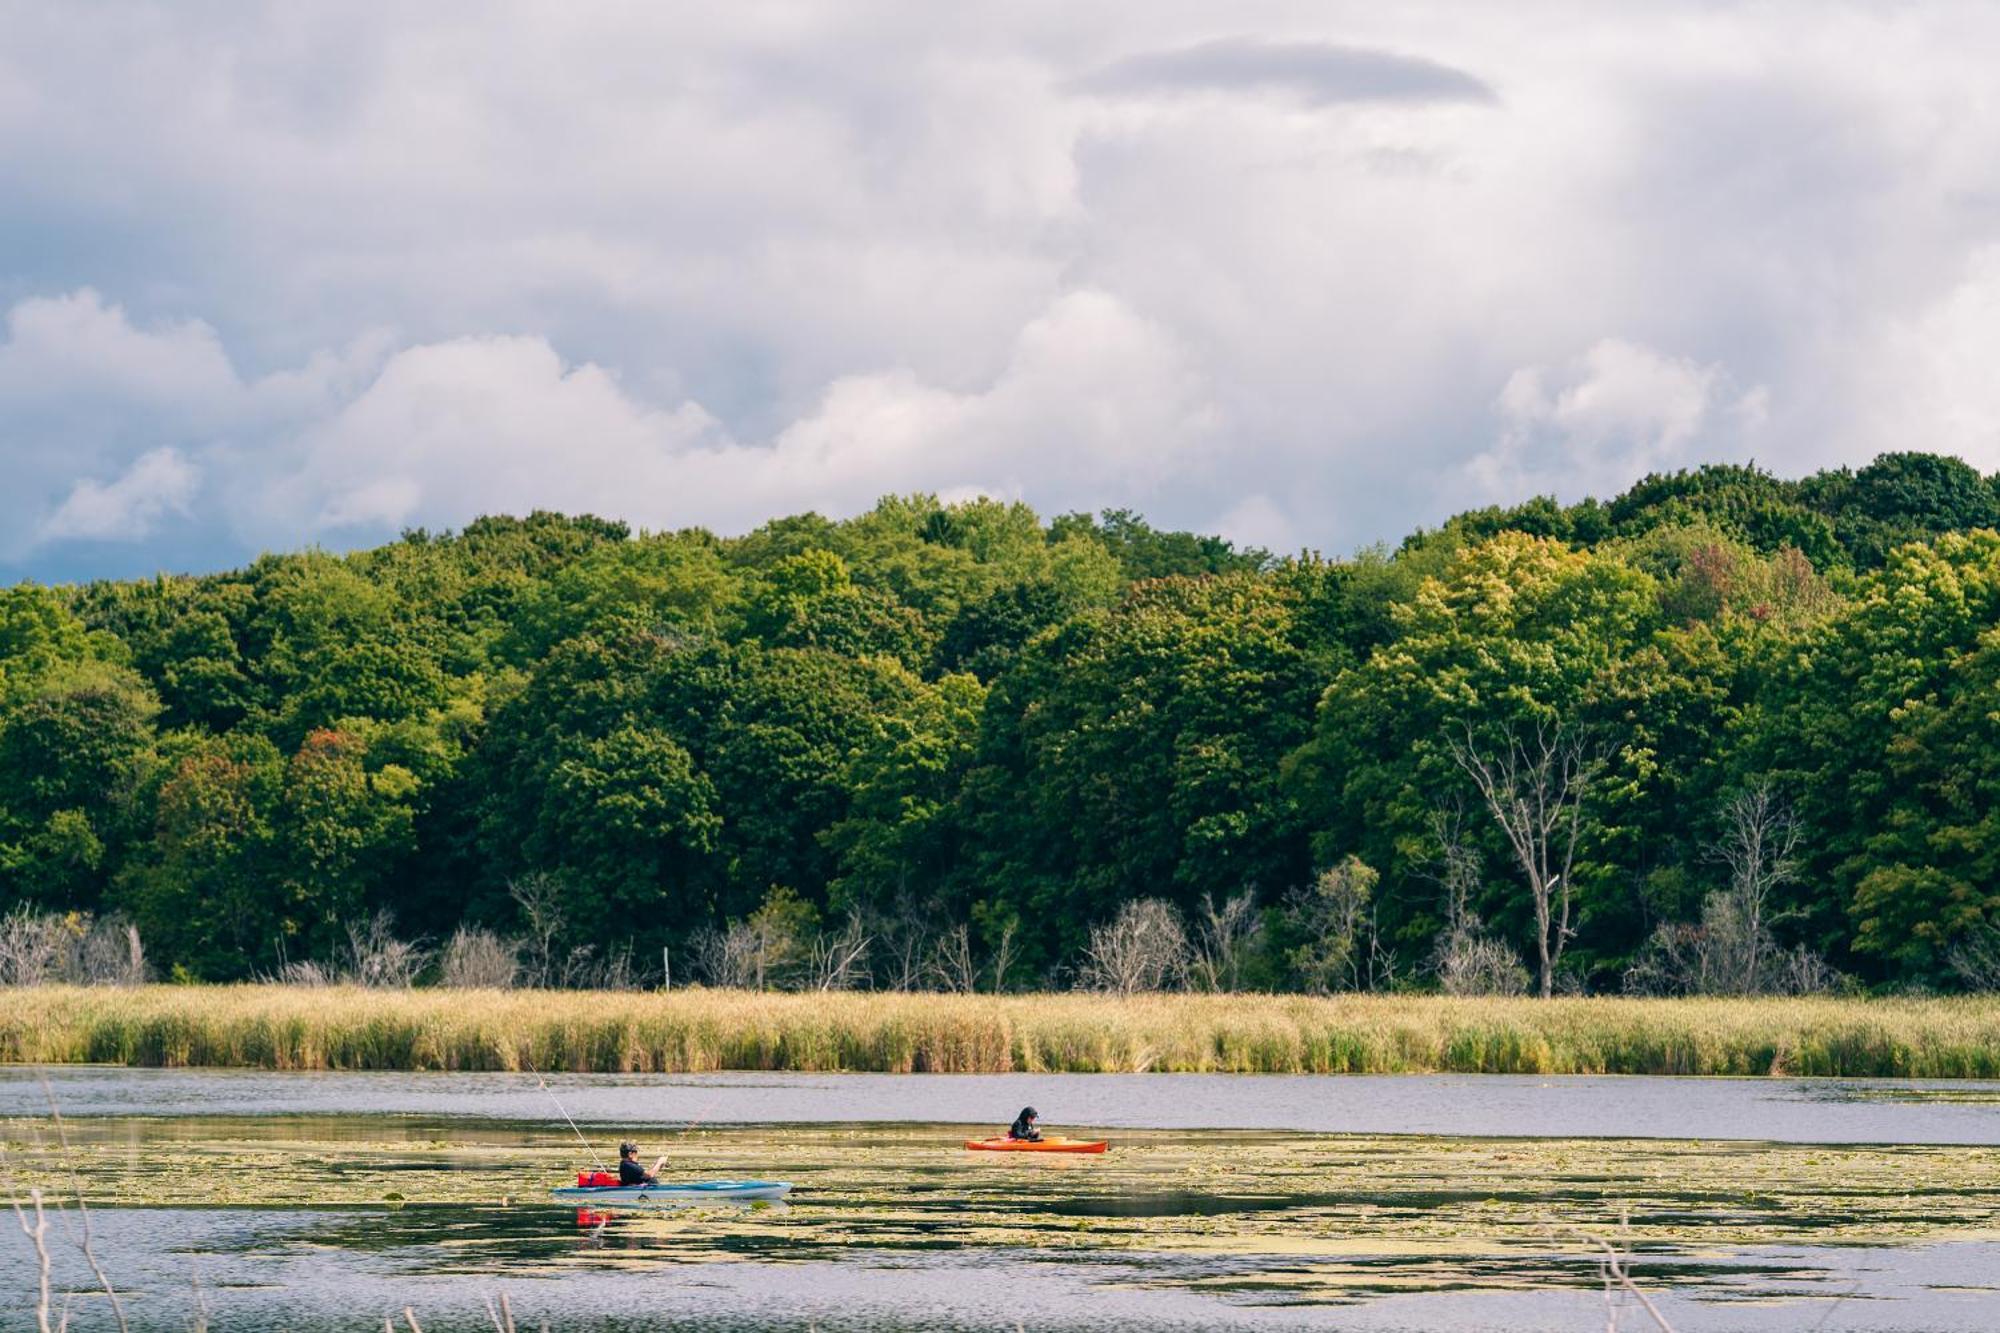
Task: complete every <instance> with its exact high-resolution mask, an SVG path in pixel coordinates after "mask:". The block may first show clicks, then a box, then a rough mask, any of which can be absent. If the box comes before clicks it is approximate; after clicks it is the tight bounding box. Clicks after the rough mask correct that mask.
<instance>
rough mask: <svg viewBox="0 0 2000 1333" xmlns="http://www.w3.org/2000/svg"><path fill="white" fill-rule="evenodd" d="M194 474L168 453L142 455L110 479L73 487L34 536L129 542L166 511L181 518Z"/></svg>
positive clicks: (182, 460) (183, 461) (148, 530)
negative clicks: (123, 472) (109, 480)
mask: <svg viewBox="0 0 2000 1333" xmlns="http://www.w3.org/2000/svg"><path fill="white" fill-rule="evenodd" d="M200 479H201V474H200V471H199V470H198V469H197V468H196V467H195V466H194V465H193V464H191V463H189V462H188V461H187V460H186V459H185V458H182V457H181V456H180V454H179V453H177V452H176V451H174V450H172V449H155V450H153V451H152V452H151V453H148V454H145V455H142V456H141V457H140V458H139V459H138V460H137V461H135V462H134V463H133V464H132V466H131V467H130V468H128V469H126V471H125V474H124V475H123V476H121V477H118V478H117V479H116V480H113V481H111V482H107V483H99V482H95V481H91V480H88V479H86V480H83V481H79V482H77V483H76V485H75V487H73V488H72V489H71V491H70V493H69V497H68V498H67V499H65V500H64V501H63V502H62V504H61V505H60V506H59V507H58V508H57V509H56V511H55V512H54V513H53V514H51V515H49V517H48V518H47V519H46V520H44V521H43V523H42V525H41V528H40V530H39V531H38V533H37V534H36V535H37V537H38V538H39V539H40V540H42V541H61V540H65V539H72V538H74V539H83V540H88V541H116V542H134V541H138V540H140V539H141V538H143V537H147V536H150V535H151V534H152V532H153V528H154V526H155V524H157V523H158V521H159V520H160V518H161V517H162V516H164V515H166V514H168V513H174V514H182V515H185V514H186V513H187V512H188V503H189V501H191V500H192V499H193V498H194V494H195V489H196V487H197V485H198V484H199V482H200Z"/></svg>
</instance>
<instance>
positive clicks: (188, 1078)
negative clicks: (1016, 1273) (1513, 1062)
mask: <svg viewBox="0 0 2000 1333" xmlns="http://www.w3.org/2000/svg"><path fill="white" fill-rule="evenodd" d="M43 1078H47V1079H48V1080H49V1082H50V1084H51V1086H52V1087H53V1089H54V1091H55V1095H56V1097H57V1099H58V1101H59V1102H60V1104H61V1106H62V1108H63V1112H64V1114H66V1115H74V1116H96V1115H232V1114H233V1115H305V1114H322V1115H324V1114H358V1115H385V1114H395V1115H428V1116H471V1117H476V1118H479V1119H486V1120H515V1121H538V1122H539V1121H548V1120H551V1119H555V1118H556V1110H555V1107H554V1105H553V1104H552V1103H551V1101H550V1099H549V1096H548V1094H546V1093H544V1092H543V1091H542V1090H541V1089H540V1088H539V1087H537V1086H536V1083H535V1080H534V1079H532V1078H530V1077H527V1076H525V1075H520V1074H273V1073H262V1072H255V1071H208V1070H203V1071H183V1070H151V1069H112V1068H91V1067H85V1068H78V1067H75V1066H66V1067H60V1068H51V1069H48V1070H34V1069H24V1068H13V1069H0V1117H10V1116H33V1115H39V1114H43V1113H44V1112H45V1111H46V1109H47V1102H46V1100H45V1097H44V1093H43V1091H42V1086H41V1080H42V1079H43ZM548 1081H549V1084H550V1086H551V1087H552V1088H553V1089H554V1090H555V1093H556V1095H557V1096H558V1097H559V1098H560V1099H561V1102H562V1105H563V1106H565V1107H567V1108H568V1110H569V1113H570V1114H571V1115H572V1116H574V1117H576V1119H577V1120H579V1121H582V1122H589V1123H597V1124H605V1125H635V1126H637V1125H662V1126H678V1125H685V1124H688V1123H690V1122H699V1123H701V1124H712V1125H723V1124H782V1123H794V1124H827V1123H856V1124H871V1123H874V1124H879V1123H894V1122H905V1123H916V1122H921V1123H951V1124H968V1125H972V1124H988V1123H998V1124H1002V1125H1004V1124H1005V1123H1006V1122H1007V1121H1009V1120H1011V1119H1012V1118H1013V1116H1014V1112H1015V1111H1017V1110H1019V1109H1020V1108H1021V1107H1022V1106H1023V1105H1033V1106H1036V1107H1038V1108H1039V1109H1040V1110H1041V1111H1042V1112H1043V1113H1044V1116H1045V1117H1052V1118H1054V1119H1055V1120H1059V1121H1060V1122H1062V1123H1067V1124H1087V1125H1097V1126H1102V1127H1106V1128H1129V1129H1289V1130H1299V1131H1311V1132H1318V1133H1336V1134H1469V1135H1522V1136H1529V1137H1568V1136H1584V1137H1602V1138H1627V1137H1630V1138H1693V1139H1761V1140H1769V1141H1773V1142H1784V1143H1963V1144H1985V1145H1994V1144H2000V1083H1975V1082H1921V1081H1894V1080H1883V1079H1855V1080H1812V1079H1712V1078H1612V1077H1589V1076H1573V1077H1514V1076H1510V1075H1495V1074H1480V1075H1450V1074H1438V1075H1379V1076H1378V1075H1344V1076H1335V1077H1321V1076H1291V1075H1276V1074H1270V1075H1245V1074H922V1075H914V1076H913V1075H906V1074H745V1073H735V1074H708V1075H673V1076H668V1075H632V1074H604V1075H569V1074H565V1075H555V1076H551V1077H550V1078H549V1080H548Z"/></svg>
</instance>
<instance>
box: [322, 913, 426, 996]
mask: <svg viewBox="0 0 2000 1333" xmlns="http://www.w3.org/2000/svg"><path fill="white" fill-rule="evenodd" d="M395 924H396V922H395V918H394V917H393V916H391V915H390V914H389V910H388V909H387V908H384V909H382V910H381V911H379V912H377V913H375V915H374V916H372V917H370V918H369V919H368V922H367V924H366V925H353V924H350V925H349V926H348V927H347V970H346V973H345V975H343V976H342V977H341V980H343V981H345V982H347V983H349V984H350V985H354V986H371V987H381V988H384V989H388V990H408V989H409V988H410V987H411V986H413V985H415V984H416V981H417V973H419V972H421V971H423V970H424V965H425V964H427V963H428V962H430V957H431V954H430V950H429V949H426V948H425V947H424V946H423V944H422V942H421V941H418V940H399V939H397V938H396V933H395Z"/></svg>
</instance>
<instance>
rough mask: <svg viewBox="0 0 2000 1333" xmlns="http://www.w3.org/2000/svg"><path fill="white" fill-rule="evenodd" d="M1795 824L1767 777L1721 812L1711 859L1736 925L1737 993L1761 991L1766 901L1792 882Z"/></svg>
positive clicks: (1795, 875)
mask: <svg viewBox="0 0 2000 1333" xmlns="http://www.w3.org/2000/svg"><path fill="white" fill-rule="evenodd" d="M1799 837H1800V830H1799V823H1798V820H1797V819H1796V818H1795V817H1794V816H1793V814H1792V809H1791V807H1790V806H1789V805H1788V804H1786V803H1785V801H1784V800H1783V799H1781V798H1780V797H1779V796H1778V795H1777V794H1776V793H1775V792H1774V791H1773V790H1772V787H1771V783H1770V781H1769V779H1766V778H1759V779H1756V780H1753V781H1752V782H1751V783H1750V784H1749V785H1748V786H1747V787H1745V788H1744V789H1743V790H1742V791H1739V792H1737V793H1736V794H1735V795H1734V796H1732V797H1731V798H1730V799H1729V802H1728V804H1727V805H1726V806H1724V808H1723V832H1722V840H1721V842H1720V844H1719V845H1718V846H1717V848H1716V855H1717V856H1718V857H1719V858H1720V859H1721V860H1722V862H1723V864H1725V865H1726V866H1728V867H1729V894H1730V899H1731V906H1732V907H1733V909H1734V914H1735V916H1736V917H1737V918H1738V919H1739V920H1740V921H1741V922H1742V928H1743V929H1742V936H1743V945H1742V951H1741V952H1742V958H1741V960H1740V962H1739V963H1738V965H1737V966H1736V967H1735V968H1733V969H1731V971H1732V972H1733V974H1734V975H1733V976H1732V977H1731V978H1730V980H1731V982H1732V984H1733V985H1734V986H1735V988H1736V989H1737V990H1738V991H1739V992H1740V993H1742V994H1746V995H1754V994H1756V993H1757V992H1759V991H1761V990H1763V989H1764V988H1765V987H1764V977H1765V972H1766V970H1767V969H1768V967H1769V964H1770V952H1771V945H1770V930H1771V917H1772V899H1773V895H1774V894H1775V892H1776V891H1777V890H1778V889H1780V888H1782V887H1783V886H1784V885H1786V884H1789V883H1791V882H1792V881H1793V880H1795V879H1797V878H1798V874H1799V865H1798V861H1797V859H1796V857H1797V852H1798V847H1799Z"/></svg>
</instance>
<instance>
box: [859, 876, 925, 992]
mask: <svg viewBox="0 0 2000 1333" xmlns="http://www.w3.org/2000/svg"><path fill="white" fill-rule="evenodd" d="M871 925H872V926H873V932H872V933H873V934H874V937H875V943H876V945H877V946H878V947H877V948H876V949H875V951H874V957H875V959H876V961H877V967H876V977H875V980H876V982H877V983H878V984H879V985H883V986H886V987H887V988H888V989H890V990H893V991H913V990H919V989H921V988H922V987H923V984H924V973H925V970H926V969H927V968H928V967H929V965H930V952H931V929H930V923H929V920H928V919H927V918H926V916H925V914H924V913H923V912H922V911H921V910H919V909H918V907H917V905H916V904H915V903H914V902H912V901H911V900H910V899H908V898H903V899H900V900H898V901H897V903H896V906H895V907H894V908H893V909H891V910H890V911H888V912H885V913H882V914H880V915H878V916H877V917H876V918H875V919H874V920H873V922H871Z"/></svg>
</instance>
